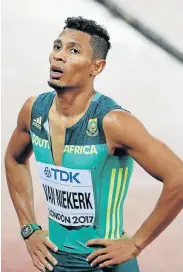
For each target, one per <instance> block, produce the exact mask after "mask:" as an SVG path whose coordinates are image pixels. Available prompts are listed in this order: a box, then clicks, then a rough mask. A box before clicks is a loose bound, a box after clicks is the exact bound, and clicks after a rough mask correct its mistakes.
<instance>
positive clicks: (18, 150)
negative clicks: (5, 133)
mask: <svg viewBox="0 0 183 272" xmlns="http://www.w3.org/2000/svg"><path fill="white" fill-rule="evenodd" d="M34 101H35V97H30V98H28V99H27V100H26V102H25V103H24V105H23V107H22V108H21V110H20V112H19V115H18V120H17V126H16V128H15V130H14V132H13V134H12V136H11V139H10V141H9V144H8V147H7V150H6V155H5V159H6V160H7V159H8V158H13V159H15V160H16V161H18V162H20V163H23V162H25V161H26V160H27V159H29V157H30V155H31V154H32V144H31V137H30V121H31V110H32V105H33V102H34Z"/></svg>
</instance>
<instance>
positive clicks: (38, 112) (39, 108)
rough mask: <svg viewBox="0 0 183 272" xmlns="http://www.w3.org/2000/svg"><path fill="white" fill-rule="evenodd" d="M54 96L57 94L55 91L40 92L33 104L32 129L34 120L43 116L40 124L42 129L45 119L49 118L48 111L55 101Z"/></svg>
mask: <svg viewBox="0 0 183 272" xmlns="http://www.w3.org/2000/svg"><path fill="white" fill-rule="evenodd" d="M54 96H55V92H47V93H42V94H40V95H39V96H38V97H37V98H36V100H35V101H34V104H33V106H32V112H31V129H32V124H33V122H34V121H35V120H37V119H39V118H41V124H40V125H41V129H42V126H43V124H44V122H45V120H46V119H47V118H48V112H49V109H50V107H51V104H52V102H53V99H54Z"/></svg>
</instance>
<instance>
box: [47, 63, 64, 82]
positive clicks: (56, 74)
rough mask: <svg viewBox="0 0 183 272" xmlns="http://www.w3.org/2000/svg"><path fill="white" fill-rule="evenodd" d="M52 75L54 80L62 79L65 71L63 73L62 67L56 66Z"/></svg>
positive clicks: (52, 70)
mask: <svg viewBox="0 0 183 272" xmlns="http://www.w3.org/2000/svg"><path fill="white" fill-rule="evenodd" d="M50 74H51V77H52V78H55V79H58V78H60V77H61V76H63V74H64V71H63V69H62V68H61V67H59V66H56V65H53V66H52V67H51V72H50Z"/></svg>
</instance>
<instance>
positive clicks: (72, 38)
mask: <svg viewBox="0 0 183 272" xmlns="http://www.w3.org/2000/svg"><path fill="white" fill-rule="evenodd" d="M90 39H91V36H90V35H89V34H87V33H84V32H81V31H77V30H74V29H65V30H64V31H63V32H62V33H61V34H60V36H59V37H58V39H56V40H55V41H54V44H53V50H52V52H51V54H50V57H49V60H50V80H49V82H50V84H51V85H52V86H53V87H55V88H56V87H82V86H85V85H86V84H87V82H88V80H89V78H90V79H91V76H92V71H93V67H94V65H93V58H92V55H93V50H92V47H91V46H90V44H89V42H90Z"/></svg>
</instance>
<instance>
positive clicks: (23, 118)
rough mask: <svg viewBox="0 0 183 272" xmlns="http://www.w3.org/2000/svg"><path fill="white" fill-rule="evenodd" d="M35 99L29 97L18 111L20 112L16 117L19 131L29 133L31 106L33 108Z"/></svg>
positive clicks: (35, 97) (34, 97)
mask: <svg viewBox="0 0 183 272" xmlns="http://www.w3.org/2000/svg"><path fill="white" fill-rule="evenodd" d="M36 99H37V96H31V97H29V98H28V99H27V100H26V101H25V102H24V104H23V106H22V108H21V109H20V112H19V115H18V120H17V127H18V128H19V129H20V130H26V131H29V129H30V120H31V111H32V106H33V104H34V102H35V100H36Z"/></svg>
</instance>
